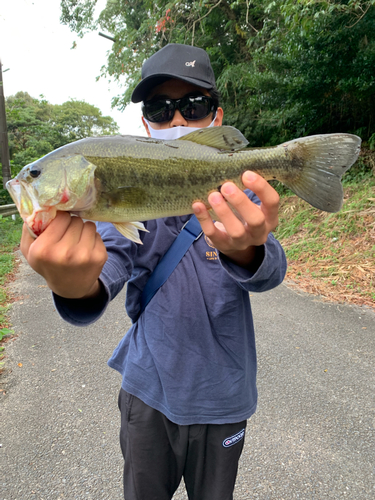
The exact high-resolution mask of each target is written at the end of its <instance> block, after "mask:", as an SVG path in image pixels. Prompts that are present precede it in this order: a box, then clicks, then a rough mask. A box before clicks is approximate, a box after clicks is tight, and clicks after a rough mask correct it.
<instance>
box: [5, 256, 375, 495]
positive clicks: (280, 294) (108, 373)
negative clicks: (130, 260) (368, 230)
mask: <svg viewBox="0 0 375 500" xmlns="http://www.w3.org/2000/svg"><path fill="white" fill-rule="evenodd" d="M12 290H13V292H14V294H15V295H16V296H17V297H18V298H19V300H18V301H16V302H15V303H14V304H13V306H12V310H11V317H12V323H13V328H14V330H15V332H16V334H17V337H16V338H15V339H14V340H12V341H10V342H8V343H7V347H6V352H7V361H6V368H7V370H6V372H5V374H4V375H2V376H0V389H2V390H4V391H5V394H1V392H0V405H1V406H0V410H1V417H0V419H1V427H0V434H1V438H0V443H1V444H2V447H1V448H0V471H1V477H0V500H29V499H30V500H60V499H61V500H62V499H64V500H65V499H69V500H73V499H74V500H75V499H77V500H88V499H92V500H94V499H95V500H107V499H108V500H122V484H121V483H122V456H121V453H120V448H119V445H118V430H119V423H120V419H119V411H118V409H117V395H118V391H119V387H120V375H119V374H118V373H117V372H115V371H113V370H111V369H110V368H108V367H107V364H106V361H107V359H108V358H109V356H110V355H111V353H112V351H113V349H114V348H115V347H116V345H117V343H118V341H119V340H120V339H121V337H122V335H123V334H124V333H125V332H126V330H127V328H128V326H129V324H130V321H129V319H128V318H127V317H126V315H125V313H124V293H122V294H121V296H119V297H118V298H117V299H116V300H115V301H113V302H112V303H111V305H110V308H109V310H108V311H107V312H106V314H105V315H104V317H102V318H101V319H100V321H98V322H97V323H96V324H95V325H94V326H91V327H89V328H74V327H72V326H70V325H68V324H67V323H64V322H63V321H62V320H61V319H60V318H59V316H58V314H57V312H56V311H55V309H54V307H53V303H52V300H51V296H50V292H49V290H48V288H46V286H45V285H44V282H43V279H42V278H41V277H39V276H38V275H37V274H35V273H34V272H33V271H32V270H31V269H30V268H29V267H28V266H27V264H25V263H24V262H22V263H21V265H20V268H19V273H18V275H17V279H16V281H15V282H14V283H13V284H12ZM251 300H252V304H253V309H254V317H255V326H256V332H257V347H258V360H259V374H258V388H259V406H258V411H257V413H256V414H255V415H254V416H253V417H252V418H251V419H250V420H249V423H248V428H247V435H246V440H245V448H244V452H243V455H242V457H241V462H240V468H239V474H238V480H237V485H236V489H235V495H234V499H235V500H242V499H260V500H291V499H303V500H310V499H311V500H313V499H314V500H324V499H343V498H344V499H353V500H354V499H355V500H361V499H363V500H364V499H369V500H370V499H374V498H375V439H374V435H375V374H374V366H375V363H374V361H375V360H374V358H375V314H374V312H373V311H370V310H365V309H362V308H359V307H353V306H348V305H338V304H334V303H329V302H323V301H321V300H320V299H319V298H317V297H314V296H309V295H307V294H304V293H298V292H296V291H294V290H292V289H290V288H288V287H287V286H285V285H281V286H280V287H278V288H277V289H275V290H272V291H271V292H267V293H263V294H254V295H253V296H252V297H251ZM21 365H22V366H21ZM186 499H187V496H186V494H185V491H184V488H183V485H181V486H180V488H179V489H178V491H177V492H176V494H175V496H174V500H186ZM213 500H214V499H213Z"/></svg>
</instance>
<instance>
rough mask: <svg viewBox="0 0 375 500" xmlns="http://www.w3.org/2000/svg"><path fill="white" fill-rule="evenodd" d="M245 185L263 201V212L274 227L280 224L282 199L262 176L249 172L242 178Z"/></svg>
mask: <svg viewBox="0 0 375 500" xmlns="http://www.w3.org/2000/svg"><path fill="white" fill-rule="evenodd" d="M242 182H243V184H244V185H245V186H246V187H247V188H248V189H251V191H253V193H255V194H256V195H257V196H258V198H259V199H260V201H261V210H262V212H263V213H264V215H265V217H266V219H267V220H268V222H269V223H271V224H272V226H274V227H276V226H277V222H278V211H279V201H280V197H279V195H278V193H277V192H276V191H275V190H274V188H273V187H272V186H271V185H270V184H269V183H268V182H267V181H266V180H265V179H263V177H261V176H260V175H258V174H256V173H254V172H251V171H247V172H245V173H244V174H243V176H242Z"/></svg>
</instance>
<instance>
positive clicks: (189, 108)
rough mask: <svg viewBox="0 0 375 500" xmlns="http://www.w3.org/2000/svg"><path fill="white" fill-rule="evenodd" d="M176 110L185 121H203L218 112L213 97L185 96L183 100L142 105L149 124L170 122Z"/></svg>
mask: <svg viewBox="0 0 375 500" xmlns="http://www.w3.org/2000/svg"><path fill="white" fill-rule="evenodd" d="M176 108H177V109H178V110H179V112H180V113H181V115H182V116H183V117H184V118H185V120H189V121H190V120H192V121H194V120H202V119H203V118H206V117H207V116H208V115H209V114H210V113H212V112H214V111H216V109H215V104H214V101H213V99H212V97H209V96H205V95H200V96H185V97H181V99H169V98H159V99H155V100H154V101H153V100H151V101H146V102H145V103H143V104H142V113H143V116H144V117H145V118H146V120H148V121H149V122H153V123H162V122H169V121H170V120H172V118H173V117H174V113H175V111H176Z"/></svg>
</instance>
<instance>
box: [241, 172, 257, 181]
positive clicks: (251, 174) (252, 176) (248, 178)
mask: <svg viewBox="0 0 375 500" xmlns="http://www.w3.org/2000/svg"><path fill="white" fill-rule="evenodd" d="M244 178H245V181H247V182H254V181H255V180H256V178H257V175H256V174H254V172H249V171H248V172H245V173H244Z"/></svg>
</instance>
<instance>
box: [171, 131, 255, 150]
mask: <svg viewBox="0 0 375 500" xmlns="http://www.w3.org/2000/svg"><path fill="white" fill-rule="evenodd" d="M178 140H179V141H190V142H195V143H196V144H201V145H202V146H210V147H212V148H216V149H220V150H224V151H238V150H240V149H244V148H245V147H246V146H247V145H248V144H249V141H247V140H246V137H244V136H243V135H242V134H241V132H240V131H239V130H237V129H236V128H234V127H230V126H228V125H225V126H222V127H209V128H201V129H199V130H195V131H194V132H191V133H190V134H187V135H184V136H183V137H180V138H179V139H178Z"/></svg>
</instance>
